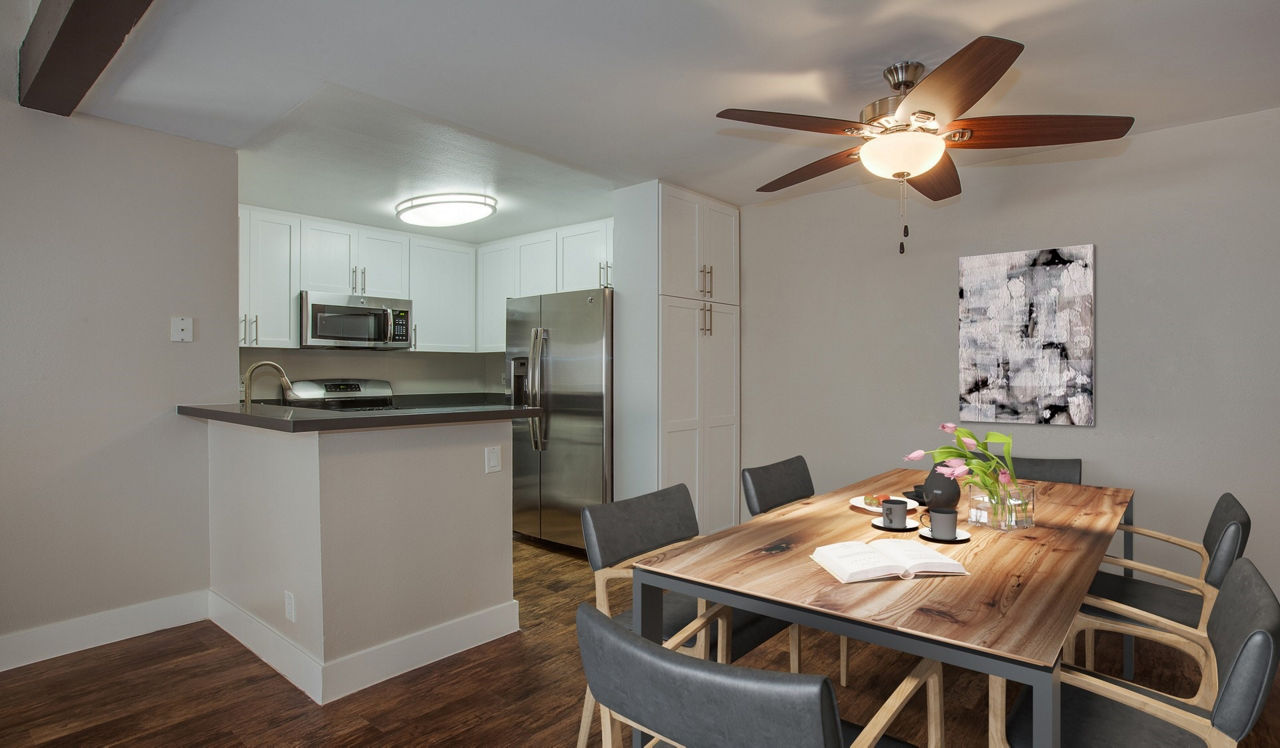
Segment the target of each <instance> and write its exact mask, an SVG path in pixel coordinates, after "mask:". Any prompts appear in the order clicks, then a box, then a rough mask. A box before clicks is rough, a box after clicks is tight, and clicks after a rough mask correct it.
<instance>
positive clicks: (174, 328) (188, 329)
mask: <svg viewBox="0 0 1280 748" xmlns="http://www.w3.org/2000/svg"><path fill="white" fill-rule="evenodd" d="M194 339H195V320H193V319H192V318H190V317H170V318H169V340H171V341H173V342H174V343H190V342H191V341H192V340H194Z"/></svg>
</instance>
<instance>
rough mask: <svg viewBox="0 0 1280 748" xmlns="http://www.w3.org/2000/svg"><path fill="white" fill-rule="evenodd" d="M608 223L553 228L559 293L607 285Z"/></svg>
mask: <svg viewBox="0 0 1280 748" xmlns="http://www.w3.org/2000/svg"><path fill="white" fill-rule="evenodd" d="M610 224H612V221H611V220H606V221H592V222H590V223H580V224H576V225H574V226H565V227H564V228H561V229H556V264H557V266H558V268H559V273H560V275H559V279H558V280H557V282H556V288H557V289H559V290H561V291H582V290H586V289H588V288H600V287H603V286H607V285H609V269H610V268H609V264H610V263H611V262H612V257H611V254H612V253H611V252H610V251H609V249H610V246H609V244H610V242H609V239H610V238H611V237H610V233H611V232H610V228H611V226H610Z"/></svg>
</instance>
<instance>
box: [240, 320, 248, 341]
mask: <svg viewBox="0 0 1280 748" xmlns="http://www.w3.org/2000/svg"><path fill="white" fill-rule="evenodd" d="M240 342H241V343H248V342H249V315H247V314H242V315H240Z"/></svg>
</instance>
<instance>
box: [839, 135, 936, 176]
mask: <svg viewBox="0 0 1280 748" xmlns="http://www.w3.org/2000/svg"><path fill="white" fill-rule="evenodd" d="M946 149H947V144H946V142H945V141H943V139H942V138H940V137H938V136H937V135H933V134H931V133H927V132H919V131H911V130H905V131H902V132H892V133H888V134H887V135H881V136H879V137H877V138H875V139H873V140H869V141H867V142H866V143H865V144H863V146H862V148H860V149H859V150H858V156H859V157H861V159H862V165H863V166H865V167H867V171H869V172H871V173H872V174H875V175H876V176H877V177H884V178H885V179H908V178H910V177H918V176H920V175H921V174H924V173H925V172H926V171H929V170H930V169H932V168H933V167H934V166H935V165H936V164H937V163H938V161H940V160H941V159H942V154H943V152H945V151H946Z"/></svg>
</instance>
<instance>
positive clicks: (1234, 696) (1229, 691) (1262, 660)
mask: <svg viewBox="0 0 1280 748" xmlns="http://www.w3.org/2000/svg"><path fill="white" fill-rule="evenodd" d="M1208 634H1209V642H1210V643H1211V644H1212V645H1213V653H1214V657H1215V658H1216V659H1217V661H1218V700H1217V702H1216V703H1215V704H1214V706H1213V716H1212V720H1213V726H1214V727H1216V728H1218V729H1219V730H1221V731H1222V732H1223V733H1224V734H1226V735H1228V736H1230V737H1231V738H1232V739H1234V740H1240V739H1241V738H1243V737H1244V736H1245V735H1246V734H1247V733H1248V732H1249V730H1251V729H1253V724H1254V723H1255V722H1257V721H1258V716H1259V715H1260V714H1262V708H1263V706H1264V705H1265V704H1266V703H1267V694H1268V693H1269V692H1270V691H1271V681H1272V680H1274V678H1275V675H1276V660H1277V657H1278V656H1280V655H1278V650H1277V647H1278V646H1280V602H1278V601H1277V600H1276V596H1275V593H1274V592H1272V590H1271V587H1270V586H1269V585H1268V584H1267V580H1266V579H1263V577H1262V574H1261V573H1259V571H1258V568H1257V567H1256V566H1254V565H1253V562H1252V561H1250V560H1249V559H1247V558H1242V559H1240V560H1238V561H1236V562H1235V563H1234V564H1232V565H1231V569H1230V571H1228V572H1227V576H1226V579H1224V580H1223V582H1222V588H1221V591H1220V592H1219V594H1218V600H1217V602H1216V603H1214V605H1213V613H1211V614H1210V615H1209V623H1208Z"/></svg>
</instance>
